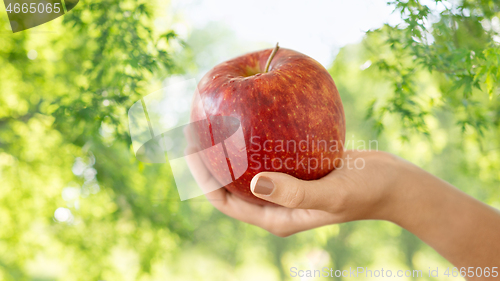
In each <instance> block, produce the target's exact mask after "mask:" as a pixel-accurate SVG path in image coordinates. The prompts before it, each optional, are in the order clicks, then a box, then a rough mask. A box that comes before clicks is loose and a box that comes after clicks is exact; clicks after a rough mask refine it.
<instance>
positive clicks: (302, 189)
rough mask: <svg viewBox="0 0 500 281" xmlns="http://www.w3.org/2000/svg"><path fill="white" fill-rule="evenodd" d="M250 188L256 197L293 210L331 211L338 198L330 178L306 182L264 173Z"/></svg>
mask: <svg viewBox="0 0 500 281" xmlns="http://www.w3.org/2000/svg"><path fill="white" fill-rule="evenodd" d="M250 186H251V190H252V193H253V194H254V195H255V196H257V197H259V198H261V199H264V200H266V201H270V202H273V203H276V204H279V205H281V206H284V207H288V208H293V209H317V210H325V211H329V207H330V205H331V204H332V203H333V202H334V201H335V199H336V197H338V194H337V192H336V189H335V187H334V186H332V181H331V180H329V179H328V178H322V179H319V180H312V181H304V180H300V179H297V178H295V177H293V176H290V175H287V174H283V173H274V172H262V173H259V174H257V175H256V176H255V177H254V178H253V179H252V182H251V184H250Z"/></svg>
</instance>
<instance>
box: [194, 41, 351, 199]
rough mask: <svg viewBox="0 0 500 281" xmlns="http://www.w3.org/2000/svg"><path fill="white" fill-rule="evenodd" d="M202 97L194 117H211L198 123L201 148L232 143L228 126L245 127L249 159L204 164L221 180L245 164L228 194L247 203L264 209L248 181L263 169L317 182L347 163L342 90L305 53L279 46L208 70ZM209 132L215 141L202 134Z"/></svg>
mask: <svg viewBox="0 0 500 281" xmlns="http://www.w3.org/2000/svg"><path fill="white" fill-rule="evenodd" d="M272 53H273V54H272ZM269 62H270V64H269V65H268V71H266V63H269ZM198 91H199V98H200V99H201V103H199V106H193V108H192V112H191V118H192V120H201V119H203V117H204V116H206V117H208V120H206V122H208V124H207V123H205V124H204V125H203V122H197V124H198V126H205V128H201V127H198V136H197V137H198V138H199V143H201V144H202V146H204V147H208V146H209V145H210V144H214V141H215V143H217V142H219V141H221V140H220V139H219V140H217V137H214V136H218V138H225V137H228V136H229V135H230V134H231V133H233V132H234V130H235V128H236V127H237V126H235V125H234V122H233V121H231V120H239V121H240V124H241V128H242V129H243V135H244V140H245V144H246V156H247V157H232V158H231V160H230V157H228V156H229V155H228V153H229V154H231V151H232V149H230V148H227V149H225V151H224V152H225V153H226V159H221V157H215V156H214V157H210V156H209V157H203V161H204V163H205V165H206V166H207V168H208V169H209V170H210V172H211V173H212V175H213V176H214V177H215V178H216V179H218V180H219V181H220V182H222V181H221V178H222V177H223V175H222V174H221V171H222V170H224V169H225V170H226V171H227V168H225V167H227V166H228V165H229V166H230V167H232V170H234V169H235V167H246V166H248V168H246V171H245V172H244V173H243V174H242V175H241V176H240V177H237V178H235V177H234V176H233V180H234V181H233V182H231V183H229V184H227V185H226V186H225V188H226V189H227V190H228V191H230V192H231V193H233V194H235V195H237V196H239V197H241V198H243V199H245V200H247V201H249V202H252V203H256V204H266V201H264V200H261V199H259V198H257V197H255V196H254V195H253V194H252V193H251V191H250V181H251V180H252V178H253V177H254V176H255V175H256V174H258V173H260V172H262V171H273V172H282V173H286V174H289V175H292V176H294V177H297V178H299V179H303V180H314V179H319V178H321V177H323V176H325V175H326V174H328V173H330V172H331V171H332V170H334V169H335V163H337V162H336V161H338V160H337V159H339V158H341V157H342V152H343V143H344V140H345V117H344V109H343V107H342V101H341V99H340V96H339V93H338V90H337V88H336V86H335V83H334V82H333V79H332V77H331V76H330V74H329V73H328V71H327V70H326V69H325V68H324V67H323V66H322V65H321V64H320V63H318V62H317V61H315V60H314V59H312V58H310V57H308V56H306V55H304V54H301V53H299V52H296V51H293V50H289V49H282V48H280V49H278V47H276V48H275V49H274V50H273V49H266V50H262V51H257V52H253V53H249V54H246V55H242V56H240V57H237V58H234V59H232V60H229V61H226V62H224V63H221V64H219V65H217V66H215V67H214V68H213V69H212V70H210V71H209V72H208V73H207V74H206V75H205V76H204V77H203V78H202V80H201V81H200V83H199V84H198ZM223 116H228V117H234V118H231V119H221V118H220V117H223ZM217 117H219V119H217ZM205 119H206V118H205ZM230 123H231V124H230ZM237 125H239V124H237ZM207 126H208V127H209V128H210V130H211V134H212V135H210V134H206V133H203V132H206V131H207V130H206V128H207ZM214 139H215V140H214ZM226 145H227V144H226ZM233 156H234V155H233ZM243 171H244V170H243Z"/></svg>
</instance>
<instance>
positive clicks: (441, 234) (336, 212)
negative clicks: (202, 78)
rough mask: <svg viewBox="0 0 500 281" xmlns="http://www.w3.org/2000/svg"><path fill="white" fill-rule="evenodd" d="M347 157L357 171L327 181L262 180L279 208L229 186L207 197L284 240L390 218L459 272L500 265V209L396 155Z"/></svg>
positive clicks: (196, 166) (269, 176) (207, 180)
mask: <svg viewBox="0 0 500 281" xmlns="http://www.w3.org/2000/svg"><path fill="white" fill-rule="evenodd" d="M190 151H195V148H191V147H188V148H187V151H186V153H190ZM347 158H349V161H350V163H351V167H350V168H348V166H347V165H344V167H342V168H339V169H336V170H334V171H333V172H331V173H330V174H328V175H327V176H325V177H323V178H321V179H319V180H312V181H303V180H299V179H297V178H294V177H292V176H290V175H287V174H283V173H274V172H262V173H259V174H257V175H256V176H255V177H254V178H253V180H252V182H251V190H252V193H253V194H255V196H257V197H259V198H262V199H264V200H266V201H269V202H273V203H275V204H277V205H275V206H260V205H254V204H251V203H248V202H246V201H244V200H242V199H240V198H238V197H237V196H234V195H233V194H231V193H230V192H228V191H227V190H226V189H224V188H220V189H217V190H215V191H212V192H210V193H208V194H206V195H205V196H206V197H207V199H208V200H209V201H210V202H211V203H212V204H213V206H214V207H216V208H217V209H218V210H220V211H221V212H223V213H224V214H226V215H228V216H230V217H233V218H235V219H238V220H241V221H243V222H246V223H249V224H253V225H256V226H258V227H261V228H263V229H265V230H267V231H269V232H271V233H273V234H275V235H277V236H280V237H286V236H289V235H292V234H295V233H297V232H301V231H305V230H309V229H312V228H316V227H320V226H324V225H329V224H337V223H343V222H349V221H357V220H386V221H390V222H393V223H395V224H397V225H399V226H401V227H403V228H405V229H407V230H408V231H410V232H412V233H413V234H415V235H416V236H417V237H419V238H420V239H421V240H422V241H424V242H425V243H427V244H428V245H429V246H431V247H432V248H434V249H435V250H436V251H437V252H438V253H439V254H441V255H442V256H443V257H444V258H446V259H447V260H448V261H450V262H451V263H452V264H453V265H454V266H456V267H457V268H461V267H465V268H468V267H475V268H476V267H481V268H482V269H484V268H485V267H489V268H490V269H491V268H492V267H500V240H499V238H500V212H499V211H498V210H496V209H494V208H492V207H490V206H488V205H486V204H484V203H482V202H480V201H478V200H476V199H474V198H472V197H471V196H469V195H467V194H465V193H464V192H462V191H460V190H459V189H457V188H455V187H454V186H452V185H451V184H449V183H447V182H445V181H443V180H441V179H439V178H437V177H435V176H433V175H432V174H430V173H428V172H426V171H425V170H423V169H421V168H419V167H417V166H415V165H414V164H412V163H410V162H408V161H406V160H403V159H401V158H399V157H397V156H394V155H392V154H390V153H386V152H381V151H346V152H345V155H344V159H345V160H347ZM358 158H361V159H363V160H364V163H365V166H364V167H363V168H362V169H356V168H354V166H353V164H352V163H354V161H355V160H356V159H358ZM358 163H361V162H358ZM188 165H189V167H190V169H191V171H192V172H193V171H194V172H193V176H194V177H195V180H196V181H197V183H198V185H199V186H200V187H201V188H202V189H207V190H208V189H210V186H212V185H214V184H216V185H217V184H218V183H217V182H216V180H215V179H214V178H213V177H212V175H211V174H210V172H209V171H208V170H207V169H206V168H205V167H204V164H203V162H202V161H201V159H199V158H196V157H194V158H190V161H189V162H188ZM358 166H359V165H358ZM269 186H274V188H272V190H270V189H269ZM259 190H260V192H264V193H269V192H270V194H268V195H264V194H260V193H259V192H258V191H259ZM256 191H257V192H256ZM475 268H474V270H475ZM498 270H500V268H499V269H498ZM466 279H467V280H482V279H485V278H484V277H472V278H471V277H466ZM486 279H488V280H490V279H500V276H499V277H497V278H493V277H490V278H486Z"/></svg>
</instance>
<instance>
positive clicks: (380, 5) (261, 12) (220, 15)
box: [172, 0, 400, 67]
mask: <svg viewBox="0 0 500 281" xmlns="http://www.w3.org/2000/svg"><path fill="white" fill-rule="evenodd" d="M172 7H173V8H174V9H175V10H177V11H182V13H183V14H184V17H185V19H186V21H187V22H189V23H190V24H192V26H191V28H202V27H204V26H206V25H207V24H208V23H209V22H222V23H224V24H225V25H226V26H227V27H228V28H230V29H232V30H233V31H234V32H235V34H236V35H237V40H241V41H242V42H248V43H250V44H252V43H257V42H258V43H260V44H259V45H262V43H264V46H266V45H268V46H269V47H273V46H274V45H275V44H276V42H279V43H280V46H282V47H285V48H290V49H294V50H296V51H299V52H302V53H304V54H307V55H309V56H311V57H313V58H315V59H316V60H318V61H319V62H320V63H322V64H323V65H324V66H327V67H328V66H330V65H331V63H332V61H333V59H334V56H335V55H336V53H337V51H338V49H339V48H340V47H342V46H344V45H346V44H350V43H356V42H359V41H360V40H361V38H362V37H363V35H364V33H365V32H366V31H367V30H369V29H375V28H378V27H380V26H382V25H383V24H384V23H387V22H389V23H391V24H395V23H397V22H399V19H400V16H399V15H398V14H391V13H392V11H393V8H392V7H391V6H388V5H387V4H386V1H384V0H309V1H303V0H300V1H292V0H250V1H235V0H172ZM226 59H229V58H226Z"/></svg>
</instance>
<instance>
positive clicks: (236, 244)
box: [0, 0, 500, 281]
mask: <svg viewBox="0 0 500 281" xmlns="http://www.w3.org/2000/svg"><path fill="white" fill-rule="evenodd" d="M0 6H1V5H0ZM4 8H5V7H4V6H1V8H0V9H1V10H0V280H37V281H42V280H47V281H48V280H65V281H68V280H144V281H145V280H218V281H221V280H298V278H296V279H292V278H290V276H289V273H290V271H289V269H290V268H291V267H298V268H302V269H309V268H321V267H323V266H327V267H332V268H334V269H346V268H349V267H369V268H371V269H380V268H382V267H383V268H384V269H403V270H405V269H421V270H422V271H423V272H424V273H425V272H427V270H428V268H429V267H432V268H435V267H438V266H439V267H440V268H445V267H447V266H450V264H449V263H448V262H446V261H445V260H444V259H443V258H441V257H440V256H439V255H438V254H437V253H436V252H435V251H434V250H432V249H431V248H430V247H428V246H426V245H425V244H423V243H422V242H421V241H419V240H418V239H417V238H416V237H415V236H413V235H412V234H410V233H408V232H407V231H405V230H402V229H401V228H399V227H397V226H395V225H393V224H391V223H388V222H381V221H361V222H352V223H345V224H341V225H331V226H326V227H321V228H318V229H315V230H311V231H307V232H303V233H299V234H296V235H293V236H291V237H288V238H279V237H275V236H273V235H271V234H269V233H267V232H266V231H264V230H262V229H259V228H257V227H254V226H251V225H247V224H244V223H241V222H239V221H236V220H233V219H231V218H228V217H227V216H225V215H223V214H221V213H220V212H218V211H217V210H216V209H214V208H213V207H212V206H211V205H210V203H209V202H207V201H206V200H205V199H203V198H198V199H194V200H188V201H183V202H181V201H180V200H179V198H178V195H177V191H176V189H175V186H174V184H173V179H172V176H171V172H170V167H168V165H154V164H145V163H141V162H139V161H137V160H136V159H135V157H134V154H133V151H132V148H131V141H130V136H129V133H128V124H127V111H128V108H130V106H131V105H132V104H133V103H134V102H136V101H137V100H139V99H140V97H141V96H144V95H147V94H149V93H151V92H153V91H155V90H158V89H160V88H161V87H162V86H163V85H165V83H166V81H168V80H169V79H184V78H193V77H194V78H197V79H199V78H200V77H201V76H202V75H203V74H204V73H205V71H207V70H208V69H210V68H211V67H213V66H214V65H215V64H217V63H219V62H222V61H224V60H227V59H229V58H231V57H233V56H236V55H240V54H243V53H245V52H248V51H253V50H256V49H260V48H268V47H272V46H273V45H274V44H275V43H276V42H277V41H279V42H280V45H281V46H282V47H286V48H291V49H295V50H297V51H300V52H303V53H305V54H307V55H309V56H311V57H313V58H315V59H317V60H318V61H319V62H321V63H322V64H323V65H324V66H325V67H326V68H327V69H328V70H329V71H330V73H331V74H332V77H333V78H334V80H335V82H336V84H337V86H338V88H339V91H340V94H341V97H342V100H343V103H344V108H345V112H346V117H347V139H348V140H351V141H358V140H365V141H367V140H377V141H378V144H379V149H380V150H386V151H390V152H392V153H395V154H397V155H399V156H401V157H404V158H406V159H408V160H410V161H412V162H414V163H416V164H417V165H419V166H421V167H422V168H424V169H426V170H428V171H430V172H432V173H433V174H435V175H437V176H439V177H441V178H443V179H445V180H447V181H449V182H451V183H452V184H454V185H455V186H457V187H458V188H460V189H462V190H464V191H465V192H467V193H468V194H470V195H472V196H474V197H475V198H477V199H479V200H481V201H483V202H485V203H487V204H490V205H492V206H494V207H496V208H500V191H499V188H498V187H499V182H500V172H499V171H500V153H499V149H500V139H499V129H500V99H499V90H498V84H499V81H500V74H499V64H500V46H499V44H500V43H499V42H500V20H499V16H500V5H499V3H498V1H495V0H456V1H454V0H449V1H445V0H436V1H434V0H432V1H430V0H429V1H419V0H405V1H398V0H396V1H393V2H391V3H386V2H385V1H370V0H350V1H340V0H331V1H308V2H304V1H285V0H281V1H272V2H271V1H261V0H258V1H250V2H248V1H247V2H237V1H229V0H216V1H205V0H203V1H202V0H199V1H198V0H193V1H180V0H176V1H174V0H173V1H170V2H169V1H143V0H137V1H136V0H133V1H132V0H120V1H118V0H96V1H80V3H79V4H78V6H77V7H76V8H74V9H73V10H72V11H71V12H70V13H68V14H67V15H65V16H64V17H62V18H59V19H56V20H54V21H52V22H49V23H47V24H44V25H42V26H39V27H36V28H33V29H30V30H27V31H24V32H20V33H16V34H13V33H12V31H11V30H10V26H9V24H8V18H7V14H6V12H5V9H4ZM459 246H460V245H457V247H459ZM424 276H425V274H424ZM339 279H342V278H339ZM344 279H345V280H350V279H352V280H354V279H355V280H366V278H362V277H358V278H344ZM409 279H411V278H400V279H399V280H409ZM418 279H419V280H426V279H427V278H426V277H423V278H418ZM448 279H454V280H459V279H461V278H444V277H443V278H439V280H448ZM301 280H315V279H306V278H303V279H301ZM394 280H398V278H394ZM428 280H431V279H428Z"/></svg>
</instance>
